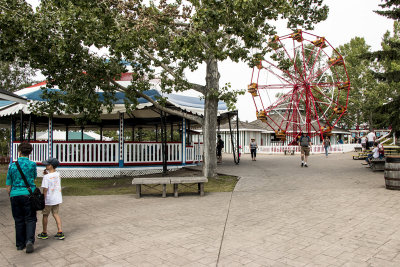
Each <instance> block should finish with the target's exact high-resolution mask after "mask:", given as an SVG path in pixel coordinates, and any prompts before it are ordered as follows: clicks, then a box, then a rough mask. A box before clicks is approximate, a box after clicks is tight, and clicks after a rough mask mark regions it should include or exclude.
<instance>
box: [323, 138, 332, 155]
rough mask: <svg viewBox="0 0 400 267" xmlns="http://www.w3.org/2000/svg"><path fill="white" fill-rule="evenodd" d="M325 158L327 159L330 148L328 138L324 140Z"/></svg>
mask: <svg viewBox="0 0 400 267" xmlns="http://www.w3.org/2000/svg"><path fill="white" fill-rule="evenodd" d="M324 148H325V156H326V157H328V153H329V149H330V148H331V140H330V139H329V137H328V136H325V139H324Z"/></svg>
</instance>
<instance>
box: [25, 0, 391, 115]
mask: <svg viewBox="0 0 400 267" xmlns="http://www.w3.org/2000/svg"><path fill="white" fill-rule="evenodd" d="M27 2H28V3H30V4H32V5H33V6H34V7H35V6H37V5H38V3H39V1H38V0H27ZM381 2H382V1H381V0H325V1H324V3H325V4H327V5H328V6H329V16H328V19H327V20H326V21H324V22H321V23H319V24H317V25H315V29H314V30H313V31H309V32H311V33H314V34H315V35H318V36H324V37H326V39H327V40H328V41H329V43H330V44H331V45H332V46H334V47H335V48H336V47H338V46H339V45H343V44H345V43H348V42H349V41H350V40H351V39H352V38H354V37H356V36H358V37H364V38H365V40H366V42H367V44H368V45H370V46H371V49H372V50H378V49H380V43H381V40H382V36H383V34H384V33H385V32H386V31H388V30H390V31H392V27H393V20H390V19H387V18H385V17H382V16H379V15H377V14H375V13H374V12H373V10H380V7H379V6H378V5H379V4H380V3H381ZM277 31H278V35H279V36H282V35H286V34H288V33H290V32H291V31H290V30H288V29H287V28H286V23H284V22H282V23H278V25H277ZM219 66H220V74H221V83H220V84H221V86H222V85H224V84H225V83H227V82H230V83H231V85H232V88H233V89H245V88H247V85H248V84H249V83H250V78H251V71H252V70H251V69H249V68H248V67H247V65H246V64H240V63H232V62H223V63H221V64H220V65H219ZM187 77H188V79H189V80H190V81H192V82H196V83H200V84H205V80H204V79H205V68H204V67H202V68H200V69H199V71H197V72H196V73H188V74H187ZM186 94H188V95H190V94H191V93H186ZM237 108H238V110H239V117H240V119H241V120H248V121H252V120H255V119H256V116H255V107H254V104H253V101H252V98H251V96H250V94H248V93H246V94H245V95H244V96H240V97H239V100H238V103H237Z"/></svg>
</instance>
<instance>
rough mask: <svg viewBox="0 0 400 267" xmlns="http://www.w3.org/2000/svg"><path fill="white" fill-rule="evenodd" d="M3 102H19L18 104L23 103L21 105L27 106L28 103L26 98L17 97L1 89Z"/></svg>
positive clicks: (0, 100) (0, 97) (0, 99)
mask: <svg viewBox="0 0 400 267" xmlns="http://www.w3.org/2000/svg"><path fill="white" fill-rule="evenodd" d="M3 101H8V102H18V103H21V104H26V103H27V101H26V99H25V98H23V97H21V96H19V95H16V94H14V93H11V92H8V91H5V90H2V89H0V102H3Z"/></svg>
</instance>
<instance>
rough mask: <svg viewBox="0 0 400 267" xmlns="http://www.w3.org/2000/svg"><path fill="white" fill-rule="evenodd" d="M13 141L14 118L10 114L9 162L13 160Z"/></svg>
mask: <svg viewBox="0 0 400 267" xmlns="http://www.w3.org/2000/svg"><path fill="white" fill-rule="evenodd" d="M14 141H15V120H14V118H13V117H12V116H11V127H10V164H11V163H12V162H13V152H14Z"/></svg>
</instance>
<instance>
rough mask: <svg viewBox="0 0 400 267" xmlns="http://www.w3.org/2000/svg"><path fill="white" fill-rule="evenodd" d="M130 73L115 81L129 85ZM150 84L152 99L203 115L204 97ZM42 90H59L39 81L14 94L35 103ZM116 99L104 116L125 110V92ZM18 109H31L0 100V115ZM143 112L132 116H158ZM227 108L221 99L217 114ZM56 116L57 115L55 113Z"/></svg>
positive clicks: (142, 105) (142, 103) (141, 102)
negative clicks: (168, 91) (162, 88)
mask: <svg viewBox="0 0 400 267" xmlns="http://www.w3.org/2000/svg"><path fill="white" fill-rule="evenodd" d="M130 77H131V74H130V73H125V74H123V75H122V76H121V79H120V80H118V81H117V83H119V84H120V85H122V86H124V87H127V86H129V85H130V84H131V83H130ZM151 84H153V89H151V90H148V91H145V92H144V93H145V94H146V95H147V96H150V97H151V98H152V99H153V100H155V99H157V98H158V97H165V98H166V99H167V106H168V107H170V108H174V109H180V110H183V111H185V112H188V113H192V114H196V115H200V116H201V115H203V112H204V99H200V97H193V96H185V95H182V94H164V93H162V92H161V91H160V90H159V89H158V84H159V81H158V80H153V81H151ZM42 90H49V91H50V90H59V89H58V88H48V87H47V82H46V81H44V82H41V83H38V84H35V85H32V86H30V87H27V88H24V89H21V90H19V91H16V92H15V94H16V95H17V96H19V97H20V98H24V99H26V100H27V101H28V102H29V103H35V102H36V101H45V100H44V99H43V97H42V92H43V91H42ZM97 94H98V96H99V99H100V101H102V100H103V99H104V96H103V94H104V93H103V92H102V91H99V92H97ZM115 97H116V100H115V101H114V104H115V106H114V109H113V111H112V112H111V113H107V111H106V108H104V112H103V114H104V116H105V117H106V118H110V115H114V116H115V115H116V114H118V113H119V112H126V108H125V104H124V99H125V93H123V92H116V93H115ZM138 102H139V105H137V107H136V110H135V111H134V112H137V111H139V110H142V109H145V108H150V107H152V106H153V104H152V103H150V102H148V101H147V100H146V99H144V98H139V99H138ZM147 110H148V109H147ZM20 111H23V112H24V113H25V114H30V113H31V110H30V108H29V105H27V104H20V103H18V102H14V101H8V100H0V117H5V116H9V115H14V114H17V113H19V112H20ZM148 111H149V112H150V113H152V112H151V111H150V110H148ZM149 112H147V113H148V114H145V112H141V114H134V116H137V117H143V116H144V117H148V118H149V117H152V116H156V117H159V114H157V113H155V112H153V113H154V114H150V113H149ZM227 112H229V111H228V108H227V105H226V103H224V102H223V101H220V102H219V103H218V114H219V115H221V114H223V113H227ZM63 116H66V117H73V116H71V115H61V116H59V117H63ZM55 117H57V115H55Z"/></svg>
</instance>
